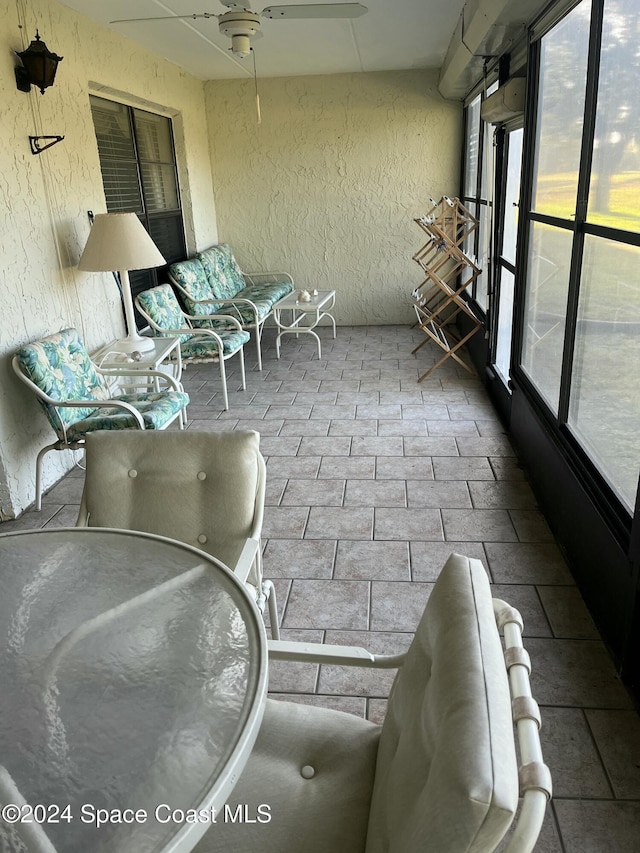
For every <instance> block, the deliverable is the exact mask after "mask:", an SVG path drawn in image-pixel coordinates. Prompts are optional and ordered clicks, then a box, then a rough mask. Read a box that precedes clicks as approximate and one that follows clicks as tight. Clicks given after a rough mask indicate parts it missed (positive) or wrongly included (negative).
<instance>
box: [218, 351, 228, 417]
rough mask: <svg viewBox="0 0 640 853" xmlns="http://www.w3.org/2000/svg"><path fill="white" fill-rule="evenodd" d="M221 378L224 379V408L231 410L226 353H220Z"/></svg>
mask: <svg viewBox="0 0 640 853" xmlns="http://www.w3.org/2000/svg"><path fill="white" fill-rule="evenodd" d="M219 361H220V380H221V381H222V398H223V400H224V410H225V412H227V411H228V410H229V395H228V394H227V371H226V368H225V366H224V354H223V353H220V358H219Z"/></svg>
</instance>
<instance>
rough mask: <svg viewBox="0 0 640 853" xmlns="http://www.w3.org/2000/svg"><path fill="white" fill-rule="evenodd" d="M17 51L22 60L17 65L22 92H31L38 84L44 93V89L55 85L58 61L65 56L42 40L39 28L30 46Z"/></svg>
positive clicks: (17, 75) (17, 79) (18, 81)
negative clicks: (20, 63)
mask: <svg viewBox="0 0 640 853" xmlns="http://www.w3.org/2000/svg"><path fill="white" fill-rule="evenodd" d="M16 53H17V55H18V56H19V57H20V59H21V60H22V65H18V66H16V82H17V84H18V89H19V90H20V91H21V92H29V91H30V90H31V86H37V87H38V89H40V92H41V93H42V94H43V95H44V90H45V89H46V88H48V87H49V86H52V85H53V81H54V78H55V76H56V69H57V68H58V63H59V62H60V61H61V60H62V59H63V57H62V56H58V55H57V54H56V53H52V52H51V51H50V50H48V48H47V46H46V44H45V43H44V42H43V41H41V40H40V33H39V32H38V31H37V30H36V37H35V39H34V40H33V41H32V42H31V44H30V45H29V47H28V48H27V49H26V50H22V51H16Z"/></svg>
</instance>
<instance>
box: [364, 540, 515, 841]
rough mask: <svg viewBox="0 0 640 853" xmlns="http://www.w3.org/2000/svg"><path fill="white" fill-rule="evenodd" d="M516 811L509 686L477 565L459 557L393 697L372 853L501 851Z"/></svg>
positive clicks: (441, 584)
mask: <svg viewBox="0 0 640 853" xmlns="http://www.w3.org/2000/svg"><path fill="white" fill-rule="evenodd" d="M517 806H518V771H517V762H516V755H515V747H514V741H513V723H512V717H511V701H510V696H509V685H508V682H507V674H506V670H505V666H504V662H503V656H502V645H501V642H500V638H499V635H498V631H497V628H496V623H495V618H494V615H493V606H492V601H491V591H490V588H489V581H488V578H487V575H486V572H485V570H484V568H483V566H482V563H481V562H480V561H479V560H471V559H469V558H467V557H462V556H460V555H457V554H453V555H452V556H451V557H450V558H449V560H448V561H447V563H446V565H445V567H444V568H443V570H442V572H441V573H440V576H439V578H438V581H437V583H436V585H435V587H434V589H433V592H432V593H431V596H430V598H429V601H428V602H427V607H426V609H425V613H424V615H423V617H422V619H421V621H420V624H419V626H418V629H417V631H416V636H415V639H414V641H413V643H412V645H411V648H410V649H409V652H408V654H407V659H406V662H405V664H404V666H403V667H402V668H401V669H400V670H399V671H398V674H397V676H396V680H395V682H394V685H393V688H392V692H391V695H390V698H389V705H388V710H387V716H386V719H385V723H384V727H383V731H382V736H381V738H380V748H379V751H378V762H377V766H376V778H375V786H374V791H373V798H372V803H371V816H370V819H369V832H368V838H367V848H366V849H367V853H382V851H385V853H418V851H425V850H433V851H437V853H480V851H489V850H493V849H494V847H495V846H496V845H497V843H498V842H499V840H500V839H501V838H502V836H503V835H504V833H505V832H506V830H507V829H508V827H509V825H510V823H511V821H512V819H513V816H514V814H515V811H516V809H517Z"/></svg>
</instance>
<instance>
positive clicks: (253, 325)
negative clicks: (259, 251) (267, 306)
mask: <svg viewBox="0 0 640 853" xmlns="http://www.w3.org/2000/svg"><path fill="white" fill-rule="evenodd" d="M168 277H169V280H170V282H171V284H172V285H173V287H175V289H176V290H177V291H178V292H179V293H180V294H181V295H182V296H186V297H188V298H189V299H191V297H190V296H189V294H188V293H187V292H186V290H185V289H184V287H182V285H181V284H180V283H179V282H178V281H176V279H175V278H173V276H172V275H171V274H170V273H169V274H168ZM242 277H243V278H244V279H245V281H246V282H247V284H251V285H254V284H260V283H262V282H264V281H274V282H275V281H283V280H284V281H289V282H290V283H291V285H292V286H293V278H292V277H291V275H290V274H289V273H288V272H243V273H242ZM258 279H262V282H261V281H258ZM194 301H197V303H198V305H216V306H221V305H222V306H224V307H225V308H232V309H233V308H235V307H236V306H237V305H246V306H247V307H248V308H249V310H250V311H251V313H252V314H253V320H252V321H251V322H249V323H245V322H242V321H241V322H242V328H243V329H245V330H249V329H255V333H256V354H257V357H258V370H262V332H263V329H264V324H265V323H266V321H267V320H268V319H269V317H271V316H272V315H273V307H272V308H271V310H270V311H269V312H268V313H267V314H265V316H264V317H263V318H262V319H260V318H259V316H258V306H257V305H256V304H255V302H253V301H252V300H251V299H247V297H246V296H234V297H232V298H230V299H222V298H221V299H218V298H217V297H214V296H212V297H211V299H199V300H194ZM276 305H277V303H276ZM274 307H275V306H274ZM189 316H191V315H189ZM191 319H192V320H197V321H198V322H199V324H202V323H206V322H207V321H208V320H214V321H216V322H217V321H218V320H225V319H226V315H224V314H217V313H216V314H203V315H200V316H197V317H194V316H191ZM232 319H234V320H235V319H236V318H232ZM236 322H238V321H237V320H236ZM200 328H204V327H203V326H202V325H200Z"/></svg>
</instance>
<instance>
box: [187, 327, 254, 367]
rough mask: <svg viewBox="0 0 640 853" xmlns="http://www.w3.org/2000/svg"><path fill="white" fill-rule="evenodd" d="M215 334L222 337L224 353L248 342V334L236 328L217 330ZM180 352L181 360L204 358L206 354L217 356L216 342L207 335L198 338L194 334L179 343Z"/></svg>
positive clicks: (235, 349) (230, 351) (228, 352)
mask: <svg viewBox="0 0 640 853" xmlns="http://www.w3.org/2000/svg"><path fill="white" fill-rule="evenodd" d="M217 334H218V335H220V337H221V338H222V349H223V352H224V354H225V355H230V354H232V353H234V352H236V351H237V350H239V349H240V347H241V346H244V344H246V343H248V342H249V340H250V335H249V333H248V332H241V331H237V330H231V331H222V330H220V331H217ZM180 354H181V355H182V360H183V361H190V360H192V359H194V360H195V359H197V360H198V361H201V360H204V359H205V358H206V357H207V356H211V357H212V358H217V354H218V342H217V341H215V340H213V338H210V337H209V336H207V337H203V338H198V337H196V336H195V335H194V337H192V338H191V340H190V341H187V342H186V343H184V344H180Z"/></svg>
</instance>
